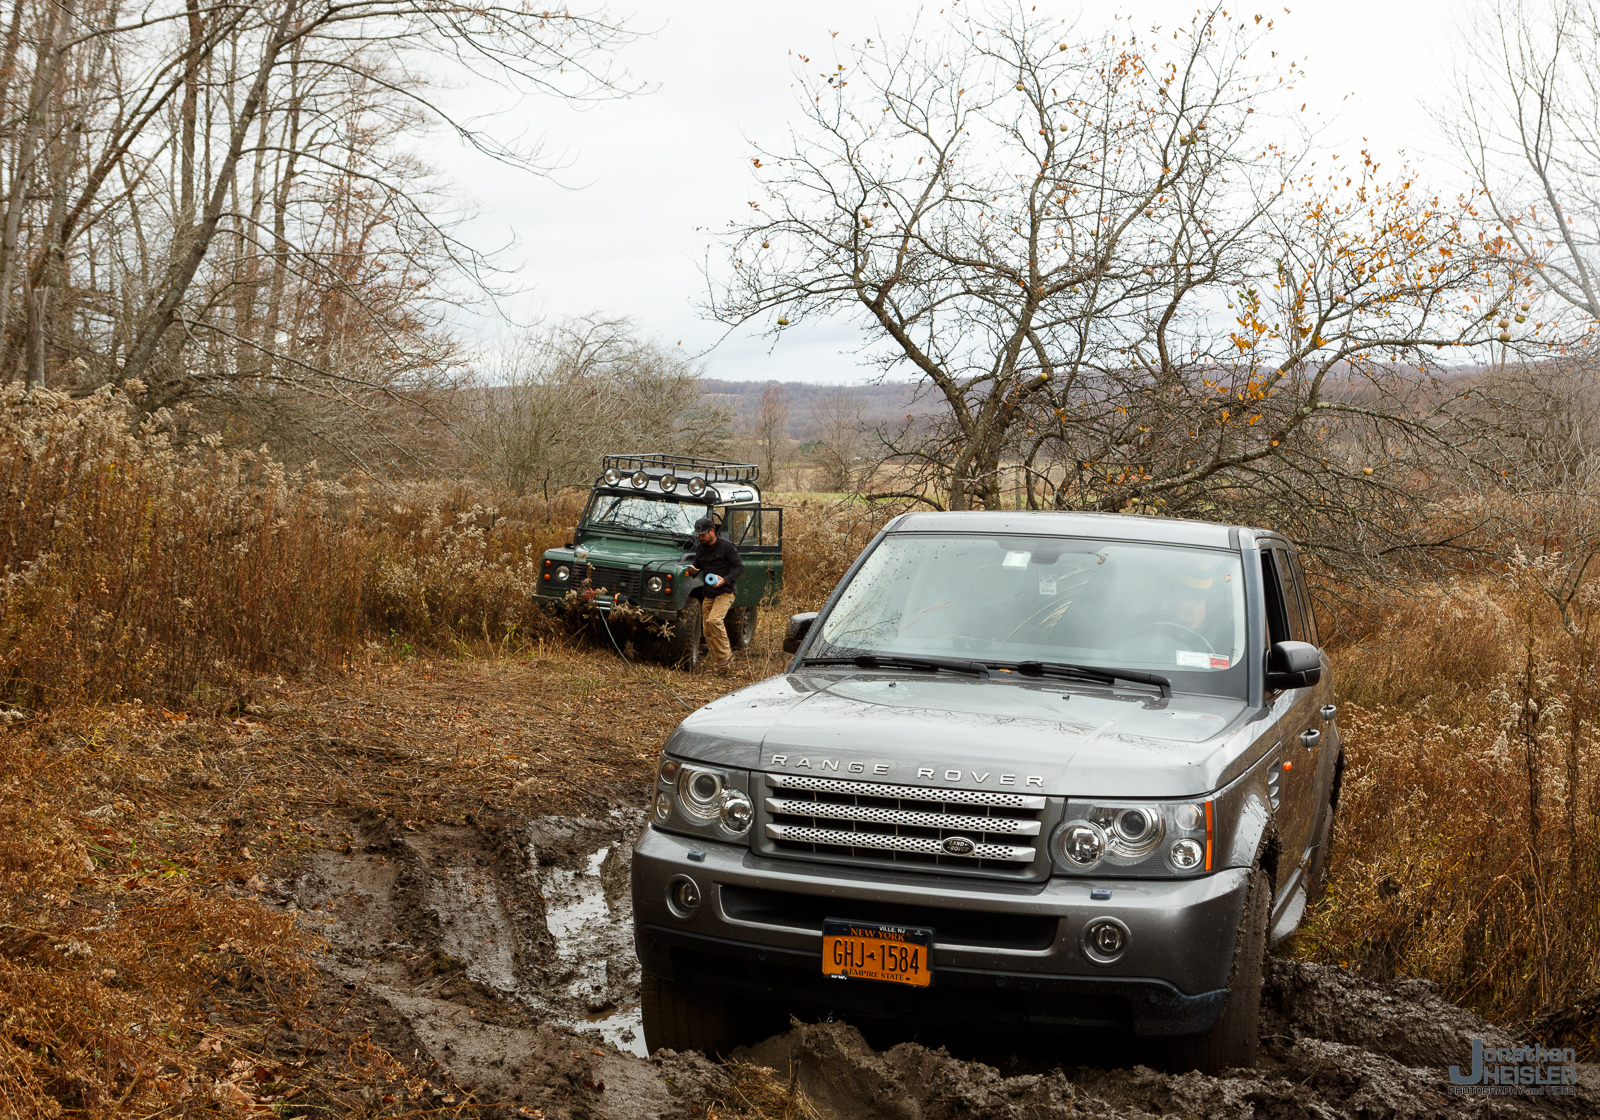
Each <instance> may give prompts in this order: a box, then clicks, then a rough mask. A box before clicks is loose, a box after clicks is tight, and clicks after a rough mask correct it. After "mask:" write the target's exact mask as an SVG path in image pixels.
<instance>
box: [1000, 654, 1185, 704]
mask: <svg viewBox="0 0 1600 1120" xmlns="http://www.w3.org/2000/svg"><path fill="white" fill-rule="evenodd" d="M1011 669H1012V671H1013V672H1015V673H1017V674H1018V675H1019V676H1024V677H1065V678H1067V679H1068V680H1079V681H1089V682H1091V683H1093V684H1108V685H1111V684H1116V683H1117V682H1118V681H1131V682H1133V683H1134V684H1149V685H1155V686H1156V687H1157V688H1159V689H1160V690H1161V697H1162V699H1164V700H1170V699H1172V680H1171V678H1168V677H1163V676H1162V675H1161V674H1160V673H1145V672H1141V671H1140V670H1138V669H1106V668H1102V667H1100V666H1099V665H1071V664H1068V663H1066V662H1064V661H1019V662H1018V663H1017V664H1015V665H1013V666H1012V667H1011Z"/></svg>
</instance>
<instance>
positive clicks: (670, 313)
mask: <svg viewBox="0 0 1600 1120" xmlns="http://www.w3.org/2000/svg"><path fill="white" fill-rule="evenodd" d="M942 6H943V4H941V3H940V2H938V0H935V2H934V3H932V4H930V5H918V4H914V3H899V2H879V3H861V2H859V0H857V2H840V0H802V2H801V3H785V4H778V3H772V2H770V0H744V2H742V3H724V2H720V0H676V2H673V3H661V2H641V3H639V4H638V5H637V7H635V8H633V9H632V10H633V12H634V14H633V16H632V18H631V19H629V20H628V22H629V23H630V25H631V26H633V27H635V28H637V29H639V30H644V31H650V32H652V34H649V35H648V36H647V37H645V38H642V39H640V40H638V41H637V42H635V43H633V44H631V45H630V46H628V47H627V48H626V49H625V50H624V52H623V53H622V55H621V57H620V62H621V63H622V65H623V66H624V67H625V68H626V69H627V71H628V72H629V73H630V74H631V75H632V76H633V77H634V78H635V79H636V80H638V81H639V82H641V83H645V84H647V85H649V86H650V87H651V92H649V93H647V94H645V95H642V96H637V97H632V98H629V99H627V100H620V101H613V102H607V103H602V104H598V105H594V106H592V107H590V108H587V109H585V110H583V111H576V110H573V109H570V108H568V107H566V106H564V105H562V104H560V103H558V102H554V101H550V100H540V99H535V98H529V99H527V100H524V101H523V102H521V103H520V104H519V105H516V106H515V107H512V108H508V109H507V110H506V120H507V121H508V122H515V124H514V126H511V127H507V128H505V129H504V130H503V132H504V133H505V134H507V135H514V134H516V133H520V132H526V133H527V134H530V135H541V134H542V135H543V136H544V137H546V139H547V142H548V144H549V146H550V147H551V148H552V149H553V150H556V151H560V152H564V153H565V156H566V159H567V160H568V162H569V166H568V167H567V169H566V170H565V171H563V172H561V173H560V175H559V176H558V180H559V181H552V180H541V179H537V178H534V177H531V176H529V175H526V174H522V173H517V172H512V171H510V170H508V169H506V168H504V167H502V166H500V165H497V164H494V163H492V162H490V161H488V160H487V159H485V158H483V157H481V156H477V155H476V154H475V153H472V152H470V151H467V150H464V149H461V148H459V147H457V146H456V145H455V144H454V143H453V142H448V141H445V140H443V139H441V140H439V141H438V142H437V143H436V144H435V145H434V147H433V150H432V156H431V158H432V159H433V160H434V161H435V163H437V164H438V165H440V166H441V167H442V168H443V169H444V170H446V171H447V172H448V173H449V174H450V175H451V176H452V177H453V178H455V179H456V181H457V182H458V183H459V184H460V185H461V187H462V189H463V190H464V191H465V192H466V194H467V195H468V196H469V197H470V198H471V199H472V200H474V202H475V203H476V206H477V216H476V217H475V218H474V219H473V221H472V222H471V224H470V225H469V226H468V228H467V231H466V232H467V235H468V237H469V239H470V240H471V241H473V242H474V243H475V244H477V245H478V246H480V247H488V246H497V245H503V244H506V243H508V242H510V241H512V240H515V242H516V246H515V248H513V249H511V250H510V251H509V252H508V253H507V254H506V255H505V256H503V257H502V258H501V263H502V264H503V265H509V266H512V267H513V268H514V269H515V272H516V277H517V280H518V282H519V283H520V284H521V285H522V286H523V287H524V288H526V289H527V291H526V294H524V295H523V296H521V297H520V298H519V299H517V300H515V301H513V302H512V303H511V304H510V306H511V308H512V309H513V310H514V311H515V313H516V314H517V315H518V316H519V317H532V316H535V315H539V314H544V315H565V314H583V313H588V312H596V311H597V312H601V313H604V314H608V315H617V314H620V315H627V316H631V317H632V318H633V319H634V320H635V321H636V322H637V323H638V324H639V325H640V327H641V328H642V329H643V330H644V331H645V332H646V333H648V334H650V335H653V336H655V337H656V338H658V339H660V340H662V341H664V342H666V343H667V344H669V345H677V344H679V343H680V342H681V345H682V346H683V347H684V348H685V350H687V351H690V352H692V353H696V354H702V355H703V359H702V360H703V363H704V368H705V372H706V374H707V375H708V376H711V377H722V378H730V379H740V380H745V379H749V380H766V379H769V378H772V379H777V380H781V381H812V382H826V383H851V382H859V381H860V380H862V379H863V378H864V377H865V376H868V374H869V373H870V371H868V370H866V369H864V368H863V367H862V366H860V365H859V364H858V363H857V361H856V359H855V357H854V355H853V352H854V350H855V349H856V347H857V345H858V343H859V336H858V335H857V334H856V333H855V331H854V330H852V329H851V328H849V327H848V326H845V325H843V324H840V325H834V326H829V325H827V324H808V325H807V326H806V327H805V328H804V329H803V330H790V331H786V332H784V334H783V337H782V338H781V340H780V341H779V343H778V344H777V345H776V346H774V345H773V340H772V339H770V338H766V337H760V336H759V335H757V334H755V333H753V332H750V333H735V334H733V335H729V336H727V337H723V333H724V328H722V327H721V326H720V325H718V324H716V323H712V322H709V321H707V320H706V319H704V318H703V317H702V315H701V313H700V310H699V303H700V301H701V300H702V299H703V296H704V293H705V280H704V275H703V272H702V267H703V265H704V263H705V260H706V256H705V255H706V252H707V245H708V241H709V239H708V237H707V234H706V233H705V232H704V231H705V229H707V228H714V227H718V226H726V224H727V222H728V221H729V220H730V219H735V218H738V217H739V216H740V214H741V213H742V212H743V211H745V210H746V209H747V207H746V205H745V204H746V201H747V200H749V199H754V198H757V197H758V195H759V191H758V189H757V188H756V186H755V184H754V180H753V179H752V177H751V168H750V161H749V150H750V142H751V141H752V140H759V141H763V142H765V143H769V144H777V143H778V142H779V141H780V140H781V137H782V135H783V133H784V132H785V130H786V128H787V127H788V122H790V121H791V120H794V119H795V118H796V115H797V114H796V103H795V100H794V92H795V91H794V90H793V89H792V88H791V85H790V83H791V82H792V81H793V80H794V76H793V70H792V67H793V64H794V62H795V60H794V58H793V57H792V56H791V55H790V52H791V51H794V52H797V53H802V54H806V55H810V56H813V57H814V58H815V59H817V60H818V61H820V60H821V59H824V58H828V57H831V56H832V55H833V53H834V50H835V46H836V42H837V45H840V46H842V45H844V44H849V43H853V42H854V43H859V42H861V41H862V40H863V39H864V38H865V37H867V36H871V37H872V38H874V39H878V40H880V41H882V40H889V41H891V42H892V41H894V40H895V39H897V38H898V37H899V34H900V33H901V32H902V31H903V30H904V29H905V28H906V27H908V26H909V25H910V22H911V20H912V18H913V16H914V15H915V13H916V12H917V10H918V8H919V7H926V8H927V9H928V10H929V12H930V14H932V13H935V12H937V11H938V10H939V8H941V7H942ZM1039 7H1040V9H1041V10H1043V11H1045V12H1051V11H1055V12H1058V13H1059V14H1060V16H1061V17H1064V18H1068V19H1069V20H1070V19H1073V18H1076V19H1077V20H1078V21H1079V27H1080V29H1081V30H1082V31H1083V32H1089V31H1091V30H1095V29H1098V28H1099V27H1101V26H1110V24H1111V19H1112V13H1113V12H1120V13H1121V14H1122V15H1123V16H1125V17H1126V16H1130V15H1131V16H1132V17H1134V18H1136V19H1137V20H1139V21H1141V22H1142V23H1145V24H1149V23H1162V24H1167V25H1176V24H1178V23H1184V24H1187V23H1188V21H1189V19H1190V18H1191V17H1192V15H1193V13H1194V4H1193V3H1168V2H1164V0H1163V2H1150V3H1140V4H1130V5H1123V6H1121V7H1105V8H1103V9H1100V8H1091V9H1088V10H1084V9H1080V8H1079V7H1078V6H1077V5H1071V4H1059V5H1049V4H1045V3H1041V4H1040V5H1039ZM1229 8H1230V10H1231V9H1232V5H1231V4H1230V5H1229ZM614 10H615V11H618V12H627V11H628V10H629V9H628V8H627V7H624V6H618V7H616V8H615V9H614ZM1258 11H1259V12H1261V13H1263V14H1265V15H1266V16H1267V17H1269V18H1272V19H1274V20H1275V21H1276V23H1277V28H1276V29H1275V32H1274V34H1273V46H1274V47H1275V48H1276V49H1277V50H1279V52H1280V53H1291V54H1292V55H1294V56H1296V57H1303V58H1304V61H1303V62H1302V63H1301V65H1302V66H1303V67H1304V68H1305V70H1306V71H1307V75H1308V77H1307V80H1305V81H1304V82H1302V83H1301V86H1300V89H1301V91H1303V92H1304V94H1305V99H1306V101H1307V102H1308V103H1309V104H1310V108H1311V110H1320V111H1321V113H1322V114H1323V118H1324V120H1327V121H1330V122H1331V124H1330V125H1329V127H1328V129H1327V131H1326V132H1325V133H1324V137H1325V143H1326V145H1327V146H1328V147H1329V148H1330V149H1331V150H1334V151H1339V152H1343V153H1349V154H1354V153H1355V152H1356V151H1357V150H1358V149H1360V148H1361V147H1364V146H1365V147H1370V148H1372V149H1373V150H1374V152H1375V153H1377V154H1378V155H1379V158H1386V157H1387V158H1389V159H1392V158H1394V156H1395V155H1396V153H1397V152H1398V151H1400V150H1405V151H1406V152H1407V154H1408V155H1409V156H1410V157H1412V158H1413V159H1414V160H1416V161H1418V162H1421V163H1423V164H1424V165H1425V166H1426V167H1427V168H1428V169H1429V173H1430V177H1432V176H1433V175H1434V174H1436V175H1437V177H1438V180H1439V181H1440V182H1441V183H1443V182H1445V181H1446V180H1447V179H1449V177H1450V169H1449V166H1448V159H1447V157H1445V155H1444V153H1443V150H1442V146H1441V144H1440V143H1439V142H1438V141H1437V140H1435V139H1433V138H1432V132H1431V128H1430V126H1429V122H1428V117H1427V115H1426V113H1425V112H1424V111H1423V108H1422V103H1423V102H1424V101H1425V100H1426V101H1437V100H1441V99H1442V95H1443V94H1444V93H1445V92H1446V91H1447V89H1448V84H1449V80H1448V74H1449V66H1450V41H1449V38H1448V37H1447V32H1446V31H1443V30H1441V20H1440V18H1439V17H1440V13H1441V11H1442V9H1441V8H1440V7H1437V6H1434V5H1424V4H1416V3H1397V2H1396V0H1387V2H1379V0H1342V2H1340V3H1330V2H1327V0H1318V2H1317V3H1314V4H1311V3H1302V4H1299V5H1296V4H1293V3H1291V4H1290V5H1289V8H1288V10H1287V12H1286V11H1285V9H1284V7H1283V5H1282V4H1281V3H1280V4H1278V5H1272V6H1267V5H1254V6H1252V5H1251V4H1249V3H1245V4H1242V5H1240V7H1239V9H1238V12H1247V13H1250V14H1254V13H1255V12H1258ZM1238 12H1236V13H1235V14H1236V15H1237V14H1238ZM1080 13H1081V14H1080ZM834 32H837V33H838V35H837V41H836V40H835V38H834V35H833V33H834ZM479 98H482V99H483V102H488V101H491V100H492V101H495V102H498V103H502V104H503V103H504V101H505V95H504V93H503V92H502V91H497V90H493V89H487V88H486V89H483V90H478V89H474V88H472V87H471V86H470V84H468V85H467V87H466V88H462V89H459V90H457V92H456V93H455V95H454V96H453V100H455V101H456V102H457V103H458V104H459V103H462V102H463V100H477V99H479ZM1363 138H1365V139H1366V143H1365V144H1363ZM1391 166H1392V164H1391ZM697 227H699V228H698V229H697ZM711 263H712V266H713V268H715V267H716V265H717V263H718V258H717V256H716V254H715V253H713V255H712V257H711ZM468 329H469V330H484V329H485V328H484V327H483V325H482V323H481V322H480V323H478V324H476V325H473V326H470V327H469V328H468Z"/></svg>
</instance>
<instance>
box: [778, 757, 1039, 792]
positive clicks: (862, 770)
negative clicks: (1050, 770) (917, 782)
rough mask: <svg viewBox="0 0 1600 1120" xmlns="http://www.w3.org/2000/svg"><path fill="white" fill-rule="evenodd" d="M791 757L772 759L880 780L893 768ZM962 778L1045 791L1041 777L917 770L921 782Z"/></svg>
mask: <svg viewBox="0 0 1600 1120" xmlns="http://www.w3.org/2000/svg"><path fill="white" fill-rule="evenodd" d="M789 758H790V756H789V755H786V754H775V755H773V756H772V765H773V766H789V767H792V768H794V769H798V770H832V771H834V772H836V773H845V774H868V773H870V774H873V775H874V776H877V777H884V776H887V775H888V774H889V771H890V769H891V765H890V764H889V763H886V762H874V763H871V764H870V765H869V764H868V763H865V762H845V763H842V764H841V762H840V760H839V759H836V758H818V759H816V760H812V759H810V758H806V757H799V758H796V759H795V761H794V762H790V761H789ZM841 765H842V769H841ZM963 777H965V778H966V780H968V781H971V782H976V783H977V784H979V785H984V784H994V785H1002V786H1015V785H1021V786H1022V787H1023V788H1025V789H1026V788H1027V787H1029V786H1036V787H1038V788H1039V789H1043V788H1044V777H1043V776H1042V775H1039V774H1000V773H996V772H995V771H993V770H986V771H984V772H983V773H979V772H978V771H976V770H965V771H962V770H945V771H943V772H940V771H938V770H937V769H935V768H933V767H930V766H919V767H917V778H918V779H928V780H930V781H946V782H959V781H961V780H962V778H963ZM991 779H992V782H991Z"/></svg>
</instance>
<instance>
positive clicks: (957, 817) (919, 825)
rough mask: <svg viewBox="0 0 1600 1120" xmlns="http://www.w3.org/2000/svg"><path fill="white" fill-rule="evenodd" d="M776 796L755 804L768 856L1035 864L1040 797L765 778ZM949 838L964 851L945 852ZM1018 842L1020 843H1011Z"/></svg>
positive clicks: (1005, 866)
mask: <svg viewBox="0 0 1600 1120" xmlns="http://www.w3.org/2000/svg"><path fill="white" fill-rule="evenodd" d="M766 784H767V786H768V787H769V788H770V789H772V790H774V791H776V795H775V796H771V797H767V798H765V799H764V801H763V803H762V807H763V809H764V810H765V813H764V816H765V818H766V820H765V822H764V828H763V836H764V840H765V846H766V847H767V848H768V849H769V850H770V851H772V852H773V853H774V854H795V855H801V854H805V855H812V856H823V857H828V858H833V859H846V860H861V861H871V862H879V861H885V862H892V863H895V864H906V865H921V866H922V867H925V868H926V869H927V870H930V871H932V870H945V869H961V870H966V871H984V872H990V873H1000V874H1008V875H1013V876H1016V875H1023V874H1026V873H1027V872H1028V871H1029V869H1030V868H1031V867H1032V865H1033V864H1034V862H1035V860H1036V859H1037V857H1038V854H1039V853H1038V850H1037V849H1036V848H1035V847H1034V846H1033V845H1032V843H1031V842H1029V841H1031V838H1033V837H1036V836H1038V835H1039V834H1040V832H1041V830H1042V828H1043V823H1042V815H1043V812H1044V808H1045V799H1044V797H1042V796H1038V795H1033V794H1025V793H1009V792H1000V791H991V790H976V789H931V788H925V787H922V786H900V785H888V784H885V783H880V782H852V781H843V780H840V779H836V778H813V777H807V776H803V775H791V774H768V775H766ZM953 836H960V837H965V838H966V839H967V840H969V841H971V842H972V845H973V847H972V851H970V852H967V853H963V854H960V855H957V854H954V853H952V852H950V851H947V850H946V849H945V848H944V847H943V842H944V841H945V840H946V839H948V838H950V837H953ZM1018 841H1022V842H1020V843H1019V842H1018Z"/></svg>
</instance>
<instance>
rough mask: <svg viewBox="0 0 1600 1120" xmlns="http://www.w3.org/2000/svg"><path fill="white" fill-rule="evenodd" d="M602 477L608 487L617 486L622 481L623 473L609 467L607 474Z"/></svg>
mask: <svg viewBox="0 0 1600 1120" xmlns="http://www.w3.org/2000/svg"><path fill="white" fill-rule="evenodd" d="M601 477H602V478H604V479H605V481H606V485H607V486H615V485H616V484H617V483H619V482H621V481H622V472H621V471H619V470H617V468H616V467H607V468H606V473H605V474H603V475H601Z"/></svg>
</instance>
